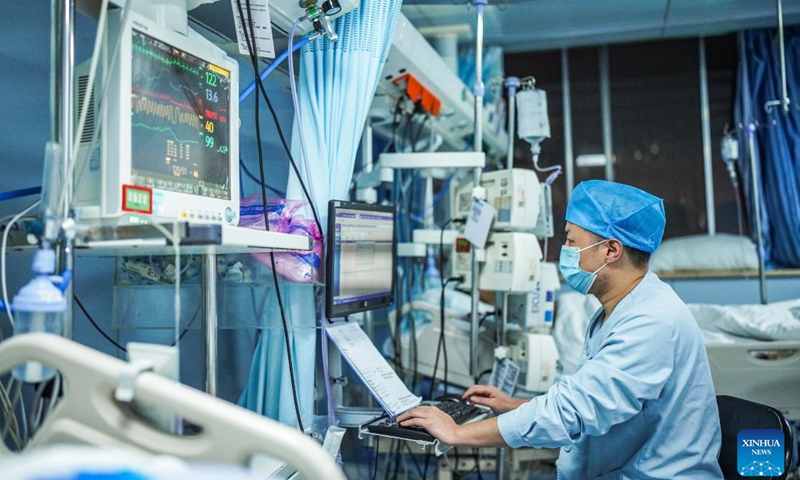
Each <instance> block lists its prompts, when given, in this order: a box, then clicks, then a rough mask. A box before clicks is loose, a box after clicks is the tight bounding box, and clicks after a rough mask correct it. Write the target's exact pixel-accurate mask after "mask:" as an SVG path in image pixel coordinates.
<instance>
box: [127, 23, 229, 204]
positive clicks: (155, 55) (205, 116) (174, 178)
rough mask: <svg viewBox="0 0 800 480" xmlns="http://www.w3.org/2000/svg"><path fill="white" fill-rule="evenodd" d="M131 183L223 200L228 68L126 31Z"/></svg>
mask: <svg viewBox="0 0 800 480" xmlns="http://www.w3.org/2000/svg"><path fill="white" fill-rule="evenodd" d="M131 35H132V44H131V50H132V52H131V57H132V71H131V77H132V78H131V92H130V95H131V180H132V183H133V184H134V185H136V186H141V187H149V188H155V189H159V190H167V191H171V192H179V193H186V194H190V195H199V196H203V197H209V198H216V199H225V200H230V199H231V172H230V154H231V153H230V145H229V142H230V126H229V125H230V121H231V118H230V112H228V105H229V102H230V95H231V72H230V71H228V70H226V69H224V68H222V67H220V66H217V65H214V64H213V63H209V62H206V61H204V60H202V59H200V58H198V57H196V56H194V55H191V54H189V53H187V52H185V51H183V50H181V49H179V48H176V47H174V46H171V45H168V44H166V43H164V42H162V41H160V40H158V39H156V38H154V37H151V36H149V35H147V34H146V33H143V32H141V31H138V30H136V29H135V28H133V29H132V30H131Z"/></svg>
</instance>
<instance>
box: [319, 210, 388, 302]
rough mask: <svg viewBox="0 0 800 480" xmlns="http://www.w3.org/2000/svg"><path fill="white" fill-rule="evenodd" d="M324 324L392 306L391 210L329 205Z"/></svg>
mask: <svg viewBox="0 0 800 480" xmlns="http://www.w3.org/2000/svg"><path fill="white" fill-rule="evenodd" d="M327 242H328V243H327V281H326V294H327V302H326V307H327V308H326V314H327V316H328V318H336V317H344V316H346V315H349V314H352V313H356V312H362V311H365V310H372V309H375V308H380V307H386V306H389V305H391V304H392V301H393V298H394V296H393V294H394V274H395V209H394V207H393V206H381V205H369V204H365V203H351V202H341V201H338V200H332V201H331V202H330V203H329V205H328V237H327Z"/></svg>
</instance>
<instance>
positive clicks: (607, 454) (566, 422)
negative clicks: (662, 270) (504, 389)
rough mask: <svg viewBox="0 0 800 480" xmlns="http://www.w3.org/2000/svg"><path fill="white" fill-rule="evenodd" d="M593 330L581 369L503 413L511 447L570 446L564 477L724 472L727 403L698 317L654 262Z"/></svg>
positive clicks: (696, 479) (562, 463)
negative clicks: (722, 413) (722, 410)
mask: <svg viewBox="0 0 800 480" xmlns="http://www.w3.org/2000/svg"><path fill="white" fill-rule="evenodd" d="M602 313H603V310H602V309H601V310H599V311H598V312H597V313H596V314H595V315H594V317H593V318H592V321H591V322H590V323H589V328H588V329H587V332H586V338H585V340H584V346H583V358H582V361H581V365H580V366H579V368H578V371H577V372H576V373H575V374H574V375H572V376H570V377H567V378H565V379H564V380H563V381H561V382H558V383H556V384H555V385H553V386H552V387H551V388H550V390H548V391H547V393H546V394H544V395H541V396H539V397H536V398H534V399H533V400H531V401H530V402H528V403H525V404H523V405H522V406H520V407H519V408H517V409H516V410H512V411H510V412H507V413H504V414H502V415H500V416H499V417H498V418H497V426H498V428H499V429H500V434H501V435H502V436H503V438H504V439H505V441H506V443H508V445H510V446H511V447H522V446H531V447H537V448H556V447H562V448H561V455H560V457H559V459H558V478H559V479H575V480H591V479H603V480H607V479H637V480H646V479H691V480H706V479H721V478H722V472H721V470H720V468H719V464H718V463H717V455H718V453H719V448H720V427H719V412H718V411H717V403H716V398H715V395H714V386H713V384H712V382H711V371H710V369H709V366H708V358H707V357H706V350H705V346H704V344H703V337H702V335H701V333H700V329H699V328H698V326H697V323H696V322H695V320H694V317H692V314H691V312H690V311H689V309H688V308H687V307H686V305H685V304H684V303H683V302H682V301H681V300H680V299H679V298H678V296H677V295H676V294H675V292H674V291H673V290H672V288H670V287H669V286H668V285H667V284H665V283H664V282H662V281H661V280H659V278H658V277H657V276H656V275H655V274H654V273H653V272H648V273H647V275H645V277H644V279H642V281H641V282H640V283H639V285H637V286H636V288H635V289H634V290H633V291H632V292H631V293H629V294H628V295H627V296H626V297H625V298H623V299H622V301H620V303H619V304H618V305H617V307H616V308H615V309H614V311H613V312H612V314H611V316H610V317H609V318H608V320H607V321H606V322H605V324H603V323H602Z"/></svg>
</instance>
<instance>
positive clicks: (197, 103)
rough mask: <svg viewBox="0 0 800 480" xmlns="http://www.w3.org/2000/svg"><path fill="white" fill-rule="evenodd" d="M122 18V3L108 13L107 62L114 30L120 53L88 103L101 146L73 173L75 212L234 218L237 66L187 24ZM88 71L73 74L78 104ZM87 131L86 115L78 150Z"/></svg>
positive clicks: (110, 216) (124, 218) (119, 217)
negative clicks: (175, 26)
mask: <svg viewBox="0 0 800 480" xmlns="http://www.w3.org/2000/svg"><path fill="white" fill-rule="evenodd" d="M123 18H124V17H123V16H122V11H121V10H119V9H117V10H113V11H110V12H109V25H108V36H107V39H106V42H107V44H108V45H110V47H109V52H107V54H106V57H105V62H104V63H105V64H106V68H108V63H109V62H110V59H111V58H112V56H113V55H114V52H111V51H110V50H111V47H113V45H114V44H115V42H116V39H117V38H118V37H119V38H120V40H119V51H118V52H117V54H116V55H117V58H116V60H115V61H114V62H113V64H112V65H111V68H110V70H108V71H109V74H110V80H109V84H108V85H109V86H108V91H107V92H106V93H105V95H104V96H103V97H104V98H102V99H95V100H94V101H95V104H94V107H95V109H96V111H95V112H93V113H99V115H97V116H96V118H100V119H102V122H103V123H102V125H101V128H100V142H99V149H98V150H97V151H95V152H92V155H93V157H91V158H90V161H89V165H88V167H87V168H85V169H83V171H81V169H80V166H79V167H78V168H77V169H76V172H75V182H76V191H75V201H74V206H75V209H76V216H78V217H79V218H80V219H92V218H98V219H102V220H109V221H110V222H112V223H127V222H128V221H130V220H134V219H136V218H139V216H141V215H149V216H150V217H151V218H153V219H154V220H155V219H158V220H168V221H172V220H174V219H183V220H188V221H195V222H211V223H220V224H228V225H237V224H238V220H239V168H238V167H239V130H238V124H239V111H238V110H239V105H238V85H239V74H238V64H237V63H236V62H235V61H234V60H233V59H231V58H229V57H228V56H227V55H226V54H225V52H224V51H223V50H221V49H220V48H219V47H217V46H215V45H214V44H213V43H211V42H210V41H208V40H207V39H205V38H203V37H202V36H200V35H199V34H198V33H196V32H194V31H192V30H191V29H188V31H187V35H183V34H182V33H179V32H176V31H174V30H171V29H169V28H166V27H164V26H162V25H160V24H158V23H156V22H154V21H152V20H151V19H150V18H148V17H146V16H144V15H141V14H139V13H138V12H136V11H131V12H129V14H128V18H127V20H126V21H124V22H123ZM85 73H86V72H83V75H81V72H80V71H79V72H78V79H77V85H78V92H77V93H78V105H79V106H80V105H82V100H83V98H84V96H85V95H86V94H87V92H86V81H85V80H86V76H87V75H86V74H85ZM101 78H102V76H98V80H97V81H96V82H95V88H94V92H92V94H93V95H94V93H95V92H99V91H100V85H101V84H102V81H101V80H100V79H101ZM91 118H95V116H94V115H93V116H92V117H91ZM93 129H94V123H93V122H92V121H90V122H87V126H86V128H85V129H84V131H83V132H82V138H81V145H82V147H83V148H88V147H89V145H90V144H91V139H92V130H93Z"/></svg>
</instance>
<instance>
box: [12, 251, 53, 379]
mask: <svg viewBox="0 0 800 480" xmlns="http://www.w3.org/2000/svg"><path fill="white" fill-rule="evenodd" d="M54 269H55V252H53V251H52V250H38V251H37V252H36V256H35V257H34V261H33V272H34V274H35V275H36V276H35V277H34V279H33V280H31V281H30V282H28V283H27V284H26V285H25V286H24V287H22V288H21V289H20V291H19V293H17V295H15V296H14V301H13V312H14V336H17V335H23V334H26V333H52V334H55V335H60V334H61V331H62V328H63V321H64V312H65V311H66V309H67V302H66V300H65V299H64V295H63V293H62V292H61V290H59V289H58V287H56V286H55V285H53V278H52V274H53V271H54ZM55 373H56V372H55V370H54V369H53V368H51V367H49V366H46V365H43V364H41V363H39V362H26V363H23V364H21V365H17V366H16V367H14V369H13V370H12V374H13V375H14V378H16V379H17V380H20V381H23V382H29V383H35V382H43V381H47V380H50V379H51V378H53V377H54V376H55Z"/></svg>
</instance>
